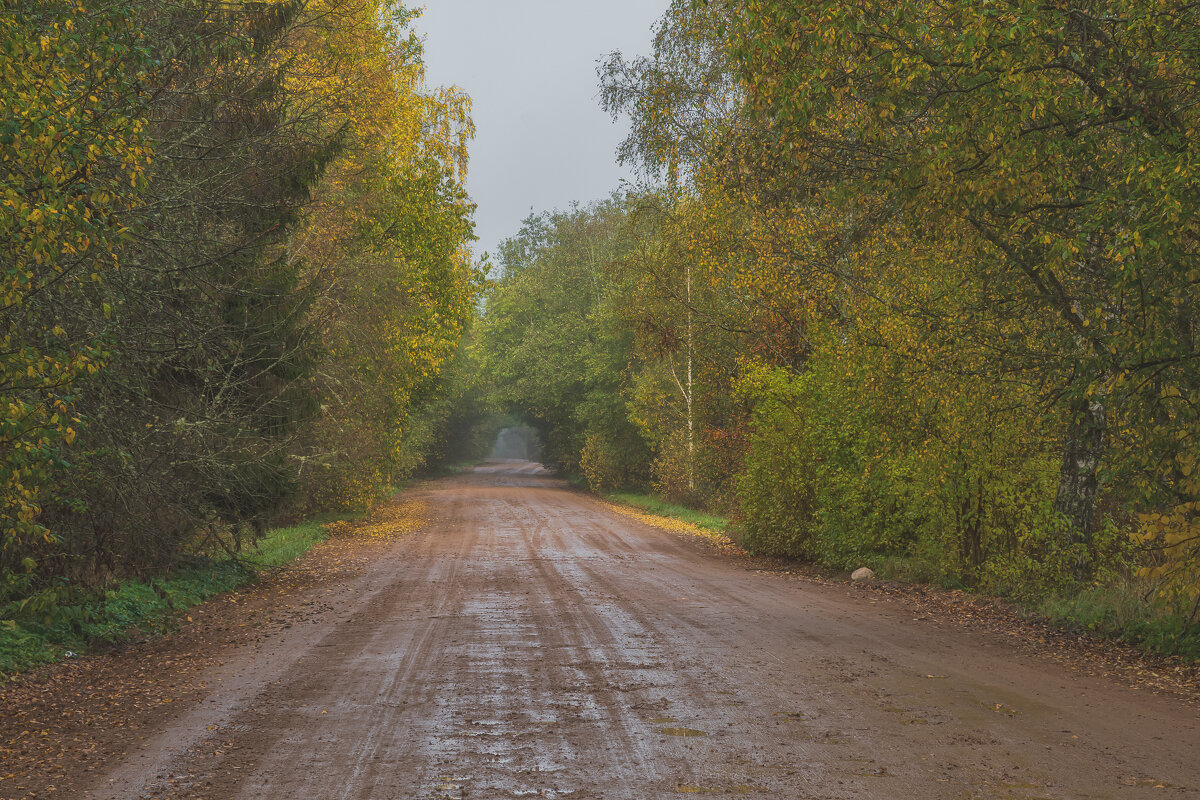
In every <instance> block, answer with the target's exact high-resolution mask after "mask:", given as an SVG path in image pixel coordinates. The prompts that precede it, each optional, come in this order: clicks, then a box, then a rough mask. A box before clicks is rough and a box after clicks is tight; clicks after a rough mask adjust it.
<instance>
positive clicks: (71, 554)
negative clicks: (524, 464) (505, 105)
mask: <svg viewBox="0 0 1200 800" xmlns="http://www.w3.org/2000/svg"><path fill="white" fill-rule="evenodd" d="M414 16H415V12H413V11H410V10H407V9H404V8H403V7H402V6H401V5H400V4H399V3H396V2H387V3H383V4H380V3H378V2H375V0H312V1H311V2H304V3H298V2H283V3H260V2H249V0H245V1H243V0H235V2H218V1H217V0H181V2H177V3H169V4H162V3H156V2H149V0H119V1H118V2H112V3H104V4H95V3H75V2H66V1H65V0H63V2H59V1H58V0H51V1H50V2H39V3H33V4H30V3H24V4H21V3H16V4H14V3H11V2H8V3H5V4H4V9H3V12H2V13H0V77H2V78H3V80H0V170H3V175H2V177H3V181H2V182H0V183H2V186H0V261H2V269H3V270H6V272H5V277H4V286H3V293H4V299H3V304H2V307H0V340H2V341H0V576H3V577H4V579H5V580H8V579H9V578H11V579H12V580H13V581H16V582H15V583H13V586H18V585H19V586H20V587H21V588H20V592H22V593H23V594H22V595H21V596H20V597H19V598H16V599H18V600H24V601H27V608H31V607H32V606H30V605H29V604H33V605H38V604H45V605H46V606H47V607H49V606H63V605H64V603H66V604H67V605H70V603H69V602H67V601H69V600H70V598H69V597H67V595H66V594H64V592H67V593H68V594H69V592H70V591H74V589H75V588H77V587H79V586H93V587H94V586H108V585H111V584H112V582H113V581H114V580H117V579H120V578H126V577H130V576H145V575H154V574H156V573H158V572H161V571H164V570H169V569H171V568H172V565H174V564H176V563H177V562H178V560H179V558H180V557H182V556H184V555H186V554H187V553H190V552H193V551H194V550H195V549H196V547H197V546H198V545H197V543H198V542H201V541H211V540H213V539H220V540H221V541H223V542H225V543H226V544H228V545H229V546H231V547H232V548H234V549H239V548H244V547H249V546H250V545H251V544H252V543H253V542H254V541H255V539H256V538H257V537H258V535H259V534H260V533H261V531H262V530H263V529H264V528H265V527H266V526H267V525H269V524H270V523H271V520H273V519H276V518H278V516H279V515H280V514H292V513H296V511H297V509H308V508H345V507H352V506H362V505H363V504H365V503H368V502H370V500H371V499H373V498H375V497H376V496H378V495H379V494H380V493H381V492H383V491H386V487H388V486H390V485H393V484H395V483H397V482H399V481H402V480H403V479H404V478H406V477H407V476H408V475H410V474H411V473H412V472H413V471H414V470H415V469H416V468H417V467H419V466H420V465H421V464H422V463H423V461H424V459H425V457H426V454H427V452H428V451H429V450H430V449H432V448H433V447H434V446H435V442H436V440H437V429H438V426H439V424H440V420H442V419H443V418H444V417H446V416H447V415H448V414H449V413H450V408H449V405H448V402H447V384H446V382H445V381H443V379H442V375H441V373H442V371H443V369H444V368H445V367H446V365H447V364H448V363H450V361H451V360H452V358H453V355H454V353H455V352H456V349H457V347H458V343H459V340H460V338H461V336H462V334H463V331H464V328H465V326H466V322H467V320H468V318H469V317H470V315H471V313H472V311H473V309H474V304H475V299H476V294H477V291H478V287H479V283H480V281H481V277H482V276H481V275H479V273H478V270H477V269H476V267H475V266H474V265H473V264H472V263H471V257H470V254H469V251H468V250H467V244H468V243H469V242H470V241H471V238H472V235H473V234H472V223H471V214H472V206H471V204H470V202H469V200H468V198H467V197H466V194H465V192H464V190H463V179H464V172H463V171H464V169H465V158H466V150H465V145H466V141H467V140H468V139H469V138H470V136H471V133H472V127H471V123H470V116H469V101H468V100H467V99H466V98H465V97H463V96H461V95H459V94H458V93H456V92H451V91H443V90H437V89H430V88H428V87H426V86H425V84H424V65H423V64H422V62H421V48H420V43H419V42H418V41H417V40H416V38H415V37H414V34H413V33H412V31H411V30H409V28H408V26H409V24H410V23H411V20H412V19H413V17H414ZM64 587H65V588H64ZM14 591H16V590H14Z"/></svg>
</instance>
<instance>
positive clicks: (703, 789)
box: [675, 783, 765, 794]
mask: <svg viewBox="0 0 1200 800" xmlns="http://www.w3.org/2000/svg"><path fill="white" fill-rule="evenodd" d="M675 791H677V792H679V793H680V794H751V793H753V792H761V791H765V790H763V789H761V788H759V787H757V786H749V785H747V784H744V783H742V784H738V785H737V786H699V785H691V784H683V785H681V786H677V787H675Z"/></svg>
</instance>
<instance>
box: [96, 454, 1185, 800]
mask: <svg viewBox="0 0 1200 800" xmlns="http://www.w3.org/2000/svg"><path fill="white" fill-rule="evenodd" d="M410 499H416V500H418V501H420V502H422V503H424V504H425V506H424V507H425V513H426V516H427V522H426V524H425V525H424V527H423V528H422V529H421V530H420V531H418V532H417V533H415V534H412V535H409V536H407V537H403V538H399V539H396V540H394V541H393V542H391V543H389V544H388V545H387V547H386V548H385V549H384V550H383V551H381V554H380V555H379V557H377V558H375V559H373V560H372V561H371V563H370V565H369V566H368V567H366V568H365V570H364V571H363V572H362V573H361V575H359V576H358V577H356V578H355V579H354V580H353V581H350V582H348V583H347V584H345V585H344V586H341V587H340V588H339V589H338V590H337V591H330V592H327V593H325V594H321V595H319V596H317V597H314V598H313V599H312V601H311V602H312V603H313V604H314V605H313V606H312V607H313V608H314V609H315V610H318V611H319V612H320V613H315V611H314V613H312V614H310V615H308V616H307V617H306V618H304V619H300V620H298V621H297V622H296V623H295V624H293V625H291V627H289V628H287V629H286V630H283V631H282V633H281V635H279V636H277V637H275V638H273V639H272V640H271V641H270V642H269V643H268V644H267V645H263V646H259V647H257V648H245V649H244V650H243V651H238V652H234V653H232V654H231V655H230V657H229V658H228V659H227V660H226V663H225V664H224V666H221V667H219V668H214V670H213V673H212V674H210V675H208V676H206V684H207V685H208V686H209V687H211V690H210V693H209V695H208V696H207V698H205V699H204V701H203V702H200V703H198V704H196V705H194V706H193V707H192V708H191V709H190V710H189V711H187V712H186V713H184V714H182V715H181V716H179V717H177V718H176V719H174V720H173V721H172V722H171V724H170V725H167V726H164V727H163V729H161V730H155V731H151V732H150V733H149V734H148V735H147V738H146V740H145V743H144V746H143V747H142V748H141V749H138V750H135V751H133V752H132V753H131V754H130V755H129V756H128V757H127V758H126V759H125V761H124V762H123V763H119V764H115V765H112V769H111V770H110V771H109V772H108V774H105V775H101V776H98V778H97V780H96V781H95V782H94V785H93V787H92V789H91V791H90V792H88V793H87V794H86V795H85V796H86V797H89V798H92V800H108V799H109V798H121V799H122V800H125V799H126V798H132V797H139V796H145V797H156V798H168V797H170V798H185V797H188V798H190V797H203V798H211V799H212V800H227V799H229V798H280V799H281V798H316V799H317V800H335V798H358V799H361V800H390V799H393V798H394V799H397V800H399V799H400V798H404V799H405V800H407V799H409V798H413V799H415V798H519V797H556V798H573V800H582V799H583V798H605V799H606V800H617V799H618V798H628V800H644V799H646V798H663V797H673V796H683V795H686V794H692V793H715V794H759V795H760V796H767V797H773V798H856V799H860V798H887V799H888V800H895V799H897V798H921V799H922V800H924V799H926V798H946V799H947V800H951V799H953V800H962V799H965V798H1143V797H1146V798H1149V797H1155V798H1160V797H1200V717H1198V715H1197V713H1196V711H1195V710H1194V709H1191V708H1188V707H1184V706H1181V705H1180V704H1179V703H1178V702H1176V701H1174V700H1172V699H1170V698H1166V697H1160V696H1155V695H1153V694H1151V693H1150V692H1147V691H1135V690H1132V689H1129V688H1125V687H1122V686H1119V685H1117V684H1115V683H1113V682H1109V681H1108V680H1106V679H1104V678H1096V677H1085V676H1081V675H1079V674H1075V673H1071V672H1070V671H1068V670H1066V669H1065V668H1064V667H1062V666H1060V665H1058V664H1055V663H1052V662H1048V661H1047V662H1044V663H1043V662H1038V661H1036V660H1035V661H1033V662H1032V663H1031V662H1030V661H1029V659H1027V658H1018V657H1016V656H1015V654H1014V653H1013V652H1012V650H1011V649H1010V646H1009V645H1008V644H1006V643H1005V642H1004V641H1002V640H1001V638H1000V637H996V636H992V635H988V634H972V633H968V632H965V631H963V630H960V629H958V628H956V627H955V626H952V625H944V626H940V627H939V625H937V624H936V623H934V622H931V621H926V620H921V621H914V620H913V619H912V618H911V614H910V612H906V611H905V610H904V608H903V607H902V606H899V605H896V604H888V603H872V602H870V601H869V600H868V599H866V598H864V597H861V596H856V595H854V594H852V593H849V592H847V590H846V589H845V588H844V587H839V586H822V585H819V584H814V583H811V582H805V581H801V580H797V579H794V578H789V577H787V576H780V575H767V574H759V573H756V572H754V571H751V570H747V569H745V568H743V567H739V566H738V565H736V564H733V563H730V562H729V560H727V559H723V558H721V557H718V556H714V555H712V554H711V553H708V552H706V551H705V550H704V549H703V548H701V547H700V546H698V545H696V544H694V543H692V542H690V541H688V540H687V539H685V538H683V537H680V536H677V535H675V534H672V533H668V532H665V531H662V530H658V529H656V528H651V527H647V526H644V525H642V524H640V523H637V522H634V521H631V520H630V519H627V518H625V517H622V516H620V515H617V514H615V513H613V512H611V511H609V510H607V509H605V508H604V507H603V505H602V504H600V503H598V502H595V501H593V500H590V499H588V498H587V497H585V496H582V495H580V494H578V493H574V492H570V491H566V490H565V489H564V488H563V487H562V486H561V485H560V484H558V483H557V482H555V481H553V480H551V479H549V478H548V477H546V476H545V475H544V474H543V473H542V472H541V471H540V469H539V468H538V467H537V466H536V465H532V464H527V463H489V464H485V465H484V466H482V467H479V468H477V469H476V470H475V471H473V472H471V473H467V474H464V475H461V476H457V477H454V478H450V479H445V480H440V481H435V482H431V483H429V484H426V485H424V486H423V487H421V488H419V489H417V490H416V493H415V494H410ZM306 602H309V601H306Z"/></svg>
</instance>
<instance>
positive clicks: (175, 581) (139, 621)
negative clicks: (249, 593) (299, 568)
mask: <svg viewBox="0 0 1200 800" xmlns="http://www.w3.org/2000/svg"><path fill="white" fill-rule="evenodd" d="M341 519H346V517H344V516H342V517H333V516H330V517H316V518H314V519H311V520H307V521H305V522H302V523H300V524H298V525H293V526H291V527H287V528H276V529H274V530H271V531H268V532H267V534H266V535H265V536H264V537H263V538H262V539H260V540H259V541H258V543H257V546H256V547H254V548H253V549H250V550H247V551H245V552H243V553H242V554H241V556H240V558H239V559H237V560H234V559H232V558H230V557H228V556H226V555H224V554H222V555H221V556H220V557H217V556H208V557H191V558H189V559H187V560H186V561H183V562H181V563H180V564H178V565H177V566H176V567H175V568H174V569H172V570H171V572H170V573H169V574H168V575H166V576H164V577H162V578H152V579H148V580H127V581H123V582H121V583H120V584H118V585H116V586H113V587H111V588H109V589H104V590H91V591H86V592H82V591H79V590H74V589H71V588H70V587H68V586H62V587H57V588H54V589H50V590H43V591H42V592H39V593H38V594H37V595H34V596H32V597H29V598H27V599H25V602H24V604H22V602H21V601H18V600H12V601H9V602H7V603H0V682H3V681H4V680H5V679H7V678H10V677H12V676H13V675H15V674H17V673H21V672H25V671H27V670H29V669H32V668H34V667H37V666H40V665H42V664H47V663H50V662H53V661H58V660H60V659H62V658H64V657H69V656H70V654H72V653H73V652H86V651H88V650H92V649H95V648H97V647H101V646H104V645H108V644H113V643H116V642H118V641H121V640H122V639H125V638H129V637H130V636H133V635H136V634H138V633H139V632H140V633H157V632H161V631H164V630H169V629H170V628H171V627H172V626H173V625H174V624H175V621H176V618H177V617H178V615H179V613H180V612H182V611H185V610H187V609H189V608H191V607H193V606H196V605H199V604H200V603H202V602H204V601H205V600H207V599H208V598H210V597H212V596H214V595H217V594H220V593H222V592H227V591H229V590H231V589H236V588H237V587H239V586H243V585H245V584H247V583H250V582H252V581H253V580H254V579H255V577H256V576H257V574H258V573H259V572H261V571H263V570H267V569H271V568H273V567H278V566H282V565H284V564H287V563H288V562H290V561H293V560H295V559H296V558H299V557H300V556H301V555H303V554H304V553H306V552H307V551H308V549H309V548H310V547H312V546H313V545H314V544H316V543H317V542H319V541H321V540H323V539H324V538H325V536H326V533H325V526H326V525H327V524H328V523H330V522H333V521H336V520H341Z"/></svg>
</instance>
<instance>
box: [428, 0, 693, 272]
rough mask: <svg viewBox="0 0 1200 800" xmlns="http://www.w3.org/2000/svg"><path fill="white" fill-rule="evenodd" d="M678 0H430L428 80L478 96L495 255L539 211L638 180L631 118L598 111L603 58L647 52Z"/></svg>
mask: <svg viewBox="0 0 1200 800" xmlns="http://www.w3.org/2000/svg"><path fill="white" fill-rule="evenodd" d="M668 3H669V0H600V1H599V2H597V0H589V1H588V2H583V1H582V0H428V5H427V6H426V8H425V13H424V14H422V15H421V18H420V19H418V20H417V23H416V28H417V31H418V32H419V33H420V34H422V35H423V36H424V38H425V61H426V64H427V66H428V74H427V79H428V82H429V83H430V84H431V85H438V86H450V85H454V86H458V87H459V88H461V89H463V90H465V91H466V92H467V94H469V95H470V96H471V99H472V101H473V117H474V119H475V127H476V136H475V141H474V144H473V146H472V147H471V163H470V167H469V172H468V176H467V188H468V190H469V191H470V193H471V197H472V198H473V199H474V200H475V202H476V203H477V204H478V205H479V209H478V211H477V212H476V216H475V221H476V234H477V235H478V236H479V239H480V241H479V242H478V243H477V245H476V248H477V252H479V253H482V252H484V251H488V252H495V248H496V245H497V244H498V243H499V242H500V241H501V240H502V239H505V238H506V237H508V236H511V235H512V234H514V233H516V232H517V230H518V228H519V226H520V223H521V220H522V219H524V218H525V217H526V216H528V215H529V212H530V210H531V209H532V210H534V211H543V210H547V209H553V208H567V207H568V206H569V205H570V204H571V203H572V202H574V201H579V202H581V203H586V202H588V201H591V200H596V199H598V198H601V197H604V196H606V195H608V193H609V192H611V191H612V190H614V189H617V188H618V187H619V184H620V181H621V178H628V177H630V176H629V173H628V171H627V170H625V169H622V168H621V167H618V166H617V164H616V156H615V150H616V146H617V143H618V142H619V141H620V140H621V139H622V138H623V137H624V135H625V129H626V128H625V125H624V124H621V125H619V126H618V125H615V124H613V122H612V121H611V120H610V119H609V118H608V115H606V114H605V113H604V112H603V111H602V110H601V109H600V104H599V101H598V97H597V95H598V88H597V82H596V59H598V58H600V57H602V56H604V55H606V54H607V53H610V52H612V51H613V50H621V51H622V52H624V53H625V54H626V55H630V54H635V53H636V54H642V53H647V52H649V50H650V36H651V27H652V25H653V24H654V23H655V22H656V21H657V20H658V18H659V17H661V16H662V14H663V12H664V11H666V9H667V5H668Z"/></svg>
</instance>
